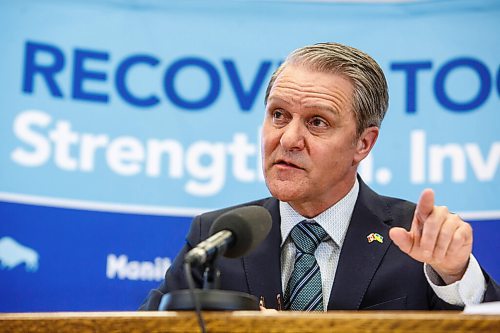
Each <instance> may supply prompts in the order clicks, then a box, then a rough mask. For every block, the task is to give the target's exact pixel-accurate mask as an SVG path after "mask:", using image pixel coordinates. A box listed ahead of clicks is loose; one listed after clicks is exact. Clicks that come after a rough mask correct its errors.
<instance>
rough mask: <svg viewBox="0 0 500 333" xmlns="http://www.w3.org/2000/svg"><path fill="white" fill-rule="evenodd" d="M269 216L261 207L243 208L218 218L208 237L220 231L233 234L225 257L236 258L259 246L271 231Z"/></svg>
mask: <svg viewBox="0 0 500 333" xmlns="http://www.w3.org/2000/svg"><path fill="white" fill-rule="evenodd" d="M271 225H272V219H271V214H269V212H268V211H267V209H265V208H264V207H261V206H245V207H240V208H236V209H233V210H230V211H228V212H225V213H224V214H222V215H221V216H219V217H218V218H217V219H216V220H215V221H214V224H212V227H211V228H210V232H209V234H210V236H212V235H213V234H216V233H218V232H219V231H222V230H229V231H231V232H232V233H233V237H234V242H233V245H232V246H230V247H229V248H228V249H227V250H226V252H225V253H224V256H225V257H228V258H238V257H241V256H243V255H244V254H246V253H247V252H250V251H251V250H253V249H254V248H255V247H256V246H257V245H259V244H260V243H261V242H262V241H263V240H264V238H266V236H267V234H268V233H269V231H270V230H271Z"/></svg>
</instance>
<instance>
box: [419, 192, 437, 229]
mask: <svg viewBox="0 0 500 333" xmlns="http://www.w3.org/2000/svg"><path fill="white" fill-rule="evenodd" d="M433 209H434V191H433V190H431V189H430V188H427V189H425V190H424V191H423V192H422V194H421V195H420V199H418V203H417V207H416V208H415V218H416V219H417V221H418V222H424V221H425V220H426V219H427V217H428V216H429V215H431V213H432V210H433Z"/></svg>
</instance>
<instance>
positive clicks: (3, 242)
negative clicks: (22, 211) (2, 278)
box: [0, 237, 38, 272]
mask: <svg viewBox="0 0 500 333" xmlns="http://www.w3.org/2000/svg"><path fill="white" fill-rule="evenodd" d="M22 264H25V265H26V266H25V269H26V271H29V272H34V271H36V270H38V253H37V252H36V251H35V250H33V249H30V248H29V247H26V246H24V245H22V244H20V243H18V242H17V241H16V240H15V239H13V238H11V237H2V238H0V268H1V269H13V268H14V267H16V266H18V265H22Z"/></svg>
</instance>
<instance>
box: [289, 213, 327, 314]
mask: <svg viewBox="0 0 500 333" xmlns="http://www.w3.org/2000/svg"><path fill="white" fill-rule="evenodd" d="M290 237H291V239H292V241H293V242H294V243H295V247H296V249H297V251H296V253H295V264H294V267H293V271H292V275H291V276H290V280H288V285H287V287H286V290H285V304H284V305H285V309H287V310H295V311H323V310H324V307H323V290H322V286H321V272H320V270H319V266H318V263H317V261H316V258H315V257H314V252H315V251H316V248H317V247H318V245H319V244H320V243H321V242H322V241H324V240H326V239H328V237H329V236H328V234H327V233H326V231H325V230H324V229H323V228H322V227H321V226H320V225H319V224H317V223H316V222H314V223H305V221H302V222H300V223H299V224H297V225H295V227H293V229H292V231H291V232H290Z"/></svg>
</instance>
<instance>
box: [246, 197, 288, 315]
mask: <svg viewBox="0 0 500 333" xmlns="http://www.w3.org/2000/svg"><path fill="white" fill-rule="evenodd" d="M263 207H264V208H266V209H267V210H269V212H270V213H271V217H272V221H273V224H272V227H271V231H270V232H269V235H268V236H267V237H266V239H265V240H264V241H263V242H262V244H261V245H259V246H258V247H257V248H256V249H255V250H254V251H252V252H251V253H250V254H249V255H248V256H245V257H243V267H244V270H245V274H246V277H247V282H248V289H249V290H250V294H252V295H254V296H256V297H261V296H263V297H264V298H265V302H266V307H267V308H275V309H277V301H276V295H278V294H281V290H282V287H281V232H280V224H281V218H280V214H279V201H278V200H277V199H275V198H270V199H268V200H267V201H266V202H265V203H264V204H263Z"/></svg>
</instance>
